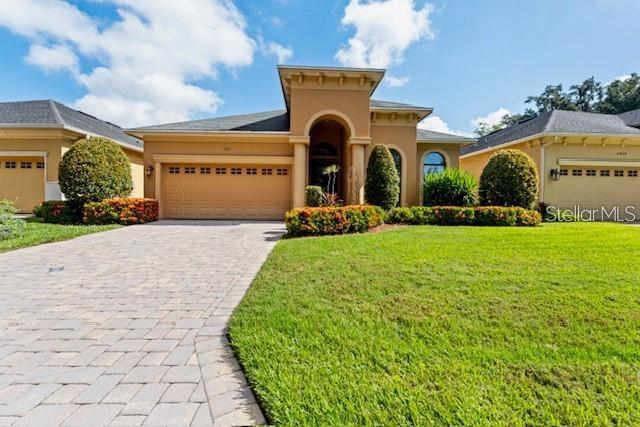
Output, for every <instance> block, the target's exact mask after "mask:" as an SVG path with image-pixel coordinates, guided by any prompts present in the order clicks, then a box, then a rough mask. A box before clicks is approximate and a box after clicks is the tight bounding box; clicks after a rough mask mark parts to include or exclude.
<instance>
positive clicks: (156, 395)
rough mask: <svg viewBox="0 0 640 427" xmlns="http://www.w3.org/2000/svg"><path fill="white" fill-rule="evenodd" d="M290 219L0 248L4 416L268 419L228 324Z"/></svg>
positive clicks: (162, 421)
mask: <svg viewBox="0 0 640 427" xmlns="http://www.w3.org/2000/svg"><path fill="white" fill-rule="evenodd" d="M283 231H284V227H283V226H282V225H281V224H274V223H232V222H214V221H212V222H160V223H156V224H150V225H144V226H133V227H128V228H123V229H118V230H114V231H109V232H105V233H99V234H93V235H89V236H84V237H80V238H77V239H74V240H69V241H65V242H60V243H52V244H48V245H43V246H38V247H33V248H27V249H22V250H18V251H13V252H9V253H6V254H0V425H9V424H14V425H37V426H42V425H87V426H89V425H91V426H95V425H107V424H110V425H141V424H142V425H156V426H164V425H248V424H257V423H262V422H264V419H263V416H262V414H261V412H260V409H259V407H258V405H257V404H256V403H255V398H254V396H253V394H252V393H251V390H250V389H249V388H248V387H247V383H246V379H245V378H244V375H243V374H242V371H241V370H240V366H239V365H238V362H237V361H236V360H235V359H234V356H233V353H232V351H231V349H230V348H229V344H228V342H227V339H226V335H225V333H226V323H227V320H228V319H229V316H230V314H231V313H232V311H233V309H234V308H235V307H236V305H237V304H238V302H239V301H240V299H241V298H242V296H243V294H244V293H245V291H246V290H247V288H248V286H249V284H250V283H251V280H252V279H253V277H254V275H255V274H256V272H257V271H258V269H259V268H260V266H261V264H262V263H263V261H264V259H265V258H266V256H267V254H268V253H269V251H270V250H271V248H272V247H273V245H274V243H275V241H276V240H277V239H278V237H279V236H280V235H281V233H282V232H283Z"/></svg>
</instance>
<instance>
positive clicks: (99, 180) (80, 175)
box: [58, 138, 133, 211]
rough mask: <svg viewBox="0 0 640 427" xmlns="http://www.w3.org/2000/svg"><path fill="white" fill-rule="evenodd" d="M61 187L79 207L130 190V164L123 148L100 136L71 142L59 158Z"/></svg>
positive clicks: (126, 192) (123, 193) (68, 197)
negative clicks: (69, 146)
mask: <svg viewBox="0 0 640 427" xmlns="http://www.w3.org/2000/svg"><path fill="white" fill-rule="evenodd" d="M58 178H59V181H60V189H61V190H62V192H63V193H64V195H65V197H66V198H67V200H69V202H70V203H71V204H72V205H75V206H78V207H79V209H80V211H81V207H82V206H83V205H84V204H85V203H88V202H99V201H101V200H104V199H110V198H113V197H126V196H129V195H130V194H131V190H132V189H133V181H132V180H131V165H130V164H129V159H128V158H127V156H126V154H124V151H122V149H121V148H120V147H119V146H118V145H117V144H116V143H115V142H112V141H109V140H107V139H102V138H91V139H82V140H80V141H78V142H76V143H75V144H73V145H72V146H71V148H70V149H69V151H67V152H66V153H65V155H64V156H63V157H62V161H61V162H60V167H59V170H58Z"/></svg>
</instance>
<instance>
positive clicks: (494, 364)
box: [230, 224, 640, 426]
mask: <svg viewBox="0 0 640 427" xmlns="http://www.w3.org/2000/svg"><path fill="white" fill-rule="evenodd" d="M230 336H231V339H232V344H233V346H234V348H235V349H236V352H237V354H238V356H239V358H240V360H241V363H242V364H243V366H244V368H245V372H246V374H247V377H248V378H249V381H250V383H251V384H252V387H253V388H254V390H255V392H256V394H257V395H258V398H259V399H260V401H261V404H262V406H263V408H264V409H265V411H266V413H267V416H268V418H269V420H270V421H271V422H273V423H276V424H286V425H393V426H396V425H505V426H517V425H585V426H586V425H638V424H640V227H630V226H626V225H618V224H548V225H544V226H543V227H538V228H481V227H477V228H469V227H465V228H463V227H407V228H402V229H394V230H390V231H385V232H380V233H376V234H366V235H353V236H345V237H324V238H313V239H292V240H283V241H281V242H279V243H278V245H277V246H276V248H275V250H274V251H273V253H272V254H271V256H270V257H269V259H268V261H267V263H266V264H265V266H264V267H263V269H262V271H261V272H260V273H259V275H258V277H257V279H256V281H255V282H254V284H253V286H252V288H251V290H250V291H249V293H248V295H247V297H246V298H245V299H244V301H243V302H242V303H241V305H240V307H239V309H238V310H237V311H236V313H235V315H234V317H233V319H232V322H231V326H230Z"/></svg>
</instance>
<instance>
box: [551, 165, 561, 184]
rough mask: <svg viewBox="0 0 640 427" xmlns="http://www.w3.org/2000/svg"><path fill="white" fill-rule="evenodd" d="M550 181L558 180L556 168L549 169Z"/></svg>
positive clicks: (558, 174)
mask: <svg viewBox="0 0 640 427" xmlns="http://www.w3.org/2000/svg"><path fill="white" fill-rule="evenodd" d="M551 179H552V180H554V181H558V180H560V171H559V170H558V168H555V169H551Z"/></svg>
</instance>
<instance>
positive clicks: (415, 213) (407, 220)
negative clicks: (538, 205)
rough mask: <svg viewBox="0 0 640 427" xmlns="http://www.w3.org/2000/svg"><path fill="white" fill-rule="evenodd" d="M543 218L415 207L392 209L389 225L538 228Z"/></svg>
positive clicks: (499, 210) (511, 210) (494, 210)
mask: <svg viewBox="0 0 640 427" xmlns="http://www.w3.org/2000/svg"><path fill="white" fill-rule="evenodd" d="M541 219H542V218H541V215H540V213H539V212H537V211H534V210H528V209H524V208H520V207H502V206H480V207H458V206H434V207H424V206H414V207H410V208H394V209H391V210H390V211H389V213H388V216H387V222H388V223H389V224H409V225H479V226H503V227H504V226H507V227H509V226H510V227H513V226H521V227H522V226H536V225H539V224H540V221H541Z"/></svg>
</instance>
